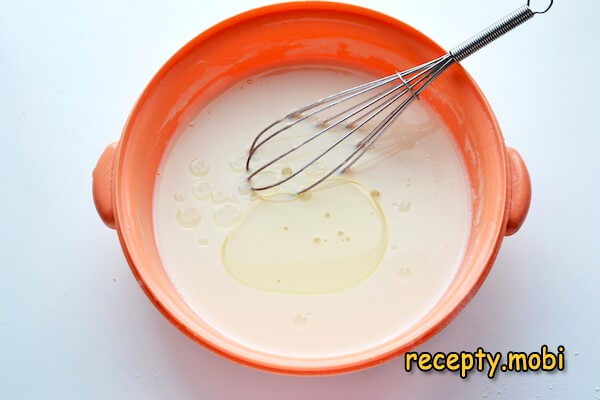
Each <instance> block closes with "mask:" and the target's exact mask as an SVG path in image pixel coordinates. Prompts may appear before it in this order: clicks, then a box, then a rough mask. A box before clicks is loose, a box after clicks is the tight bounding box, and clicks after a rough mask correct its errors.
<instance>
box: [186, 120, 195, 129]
mask: <svg viewBox="0 0 600 400" xmlns="http://www.w3.org/2000/svg"><path fill="white" fill-rule="evenodd" d="M188 125H189V127H190V128H191V127H192V126H194V125H196V123H195V122H194V121H191V122H190V123H189V124H188Z"/></svg>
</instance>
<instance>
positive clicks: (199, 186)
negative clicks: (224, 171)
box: [192, 182, 213, 200]
mask: <svg viewBox="0 0 600 400" xmlns="http://www.w3.org/2000/svg"><path fill="white" fill-rule="evenodd" d="M212 190H213V189H212V186H211V185H210V183H208V182H196V183H194V186H192V194H193V195H194V197H195V198H197V199H198V200H206V199H208V198H209V197H210V195H211V193H212Z"/></svg>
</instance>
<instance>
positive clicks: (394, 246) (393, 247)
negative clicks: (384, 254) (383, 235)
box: [390, 244, 398, 250]
mask: <svg viewBox="0 0 600 400" xmlns="http://www.w3.org/2000/svg"><path fill="white" fill-rule="evenodd" d="M397 248H398V245H396V244H392V245H390V250H396V249H397Z"/></svg>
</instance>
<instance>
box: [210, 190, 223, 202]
mask: <svg viewBox="0 0 600 400" xmlns="http://www.w3.org/2000/svg"><path fill="white" fill-rule="evenodd" d="M210 198H211V199H212V201H213V203H215V204H223V203H225V202H226V201H227V195H226V194H225V192H223V191H222V190H215V191H214V192H212V194H211V196H210Z"/></svg>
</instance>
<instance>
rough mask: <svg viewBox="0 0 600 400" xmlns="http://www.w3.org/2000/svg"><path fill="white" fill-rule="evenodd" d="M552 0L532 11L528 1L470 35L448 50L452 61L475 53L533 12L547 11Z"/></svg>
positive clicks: (529, 17) (533, 13)
mask: <svg viewBox="0 0 600 400" xmlns="http://www.w3.org/2000/svg"><path fill="white" fill-rule="evenodd" d="M553 2H554V0H551V1H550V4H549V5H548V7H547V8H546V9H545V10H543V11H533V10H532V9H531V8H529V1H527V4H526V5H524V6H523V7H520V8H518V9H516V10H515V11H513V12H512V13H510V14H508V15H507V16H506V17H504V18H502V19H500V20H499V21H498V22H496V23H495V24H492V25H490V26H489V27H487V28H486V29H484V30H483V31H481V32H479V33H478V34H477V35H475V36H473V37H471V38H470V39H468V40H466V41H464V42H463V43H461V44H459V45H458V46H456V47H455V48H453V49H452V50H450V55H451V56H452V59H453V60H454V61H457V62H458V61H461V60H464V59H465V58H467V57H468V56H470V55H471V54H473V53H475V52H476V51H477V50H479V49H481V48H482V47H484V46H486V45H488V44H490V43H491V42H493V41H494V40H496V39H498V38H499V37H500V36H502V35H504V34H505V33H507V32H508V31H511V30H513V29H515V28H516V27H517V26H519V25H521V24H522V23H523V22H525V21H527V20H529V19H531V18H533V16H534V15H535V14H543V13H545V12H547V11H548V10H549V9H550V7H552V3H553Z"/></svg>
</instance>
